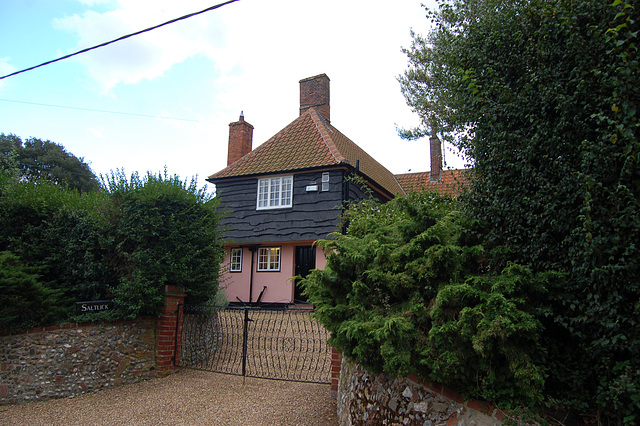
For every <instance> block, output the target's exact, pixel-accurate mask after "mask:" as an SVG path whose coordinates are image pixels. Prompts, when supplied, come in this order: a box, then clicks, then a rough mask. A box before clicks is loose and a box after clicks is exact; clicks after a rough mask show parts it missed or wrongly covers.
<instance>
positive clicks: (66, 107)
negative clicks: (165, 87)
mask: <svg viewBox="0 0 640 426" xmlns="http://www.w3.org/2000/svg"><path fill="white" fill-rule="evenodd" d="M0 102H13V103H16V104H27V105H37V106H44V107H50V108H65V109H75V110H78V111H91V112H104V113H107V114H120V115H133V116H136V117H147V118H162V119H164V120H179V121H191V122H193V123H211V121H203V120H194V119H191V118H176V117H164V116H162V115H150V114H137V113H135V112H121V111H109V110H105V109H95V108H82V107H73V106H66V105H54V104H43V103H38V102H27V101H16V100H13V99H0Z"/></svg>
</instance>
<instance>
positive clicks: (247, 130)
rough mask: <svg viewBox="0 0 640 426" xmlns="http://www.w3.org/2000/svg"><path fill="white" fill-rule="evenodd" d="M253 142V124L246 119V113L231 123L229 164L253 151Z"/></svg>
mask: <svg viewBox="0 0 640 426" xmlns="http://www.w3.org/2000/svg"><path fill="white" fill-rule="evenodd" d="M252 144H253V126H252V125H251V124H249V123H247V122H246V121H244V113H242V112H241V113H240V118H239V119H238V121H236V122H235V123H229V152H228V154H227V166H229V165H231V164H233V163H235V162H236V161H238V160H239V159H240V158H242V157H244V156H245V155H247V154H248V153H250V152H251V149H252Z"/></svg>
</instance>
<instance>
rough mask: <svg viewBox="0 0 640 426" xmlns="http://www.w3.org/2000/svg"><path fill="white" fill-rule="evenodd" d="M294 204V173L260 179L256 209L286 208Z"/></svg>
mask: <svg viewBox="0 0 640 426" xmlns="http://www.w3.org/2000/svg"><path fill="white" fill-rule="evenodd" d="M292 206H293V176H292V175H291V176H276V177H268V178H262V179H258V191H257V196H256V210H268V209H284V208H289V207H292Z"/></svg>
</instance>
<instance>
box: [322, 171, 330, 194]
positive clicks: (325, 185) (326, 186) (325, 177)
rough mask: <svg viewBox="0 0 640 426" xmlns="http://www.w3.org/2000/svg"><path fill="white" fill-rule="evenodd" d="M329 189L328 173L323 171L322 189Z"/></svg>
mask: <svg viewBox="0 0 640 426" xmlns="http://www.w3.org/2000/svg"><path fill="white" fill-rule="evenodd" d="M328 190H329V173H328V172H325V173H323V174H322V191H328Z"/></svg>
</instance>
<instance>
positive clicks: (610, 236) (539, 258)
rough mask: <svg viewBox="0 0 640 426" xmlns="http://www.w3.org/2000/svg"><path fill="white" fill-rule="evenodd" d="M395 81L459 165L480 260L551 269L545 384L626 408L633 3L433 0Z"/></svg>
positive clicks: (633, 316)
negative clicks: (468, 167) (556, 278)
mask: <svg viewBox="0 0 640 426" xmlns="http://www.w3.org/2000/svg"><path fill="white" fill-rule="evenodd" d="M429 17H430V18H431V20H432V22H433V27H432V30H431V31H430V33H429V34H428V35H427V36H426V37H422V36H419V35H416V34H414V37H413V38H414V41H413V44H412V46H411V47H410V48H409V49H407V50H406V53H407V54H408V56H409V60H410V67H409V69H408V70H407V71H406V73H405V74H404V76H402V77H401V78H400V82H401V85H402V90H403V93H404V94H405V97H406V98H407V102H408V103H409V105H411V107H412V108H413V109H414V110H415V111H416V112H417V113H418V115H419V116H420V117H421V120H422V121H421V122H422V124H421V126H419V127H418V128H416V129H411V130H409V131H406V132H405V136H407V137H419V136H422V135H424V134H428V133H430V132H432V131H438V132H441V134H443V135H444V137H445V138H447V139H448V140H450V141H451V142H453V143H455V144H456V145H457V146H458V147H460V148H461V150H462V151H463V152H464V153H465V154H466V155H467V156H468V157H469V158H470V159H471V160H473V165H474V175H475V176H474V180H473V188H472V191H470V193H469V194H468V195H467V196H466V197H465V198H464V201H465V205H466V206H467V207H466V208H468V210H469V214H470V215H471V216H472V217H474V218H477V219H479V220H481V221H483V222H484V223H486V224H487V225H488V235H487V237H486V240H485V243H486V244H487V247H488V248H490V249H491V252H492V253H494V254H497V253H500V256H497V255H495V256H494V257H493V258H492V259H490V260H491V262H492V266H493V267H502V266H504V265H505V264H506V262H508V261H515V262H517V263H519V264H522V265H525V266H527V267H528V268H530V269H531V271H533V272H534V273H537V272H544V271H560V272H562V273H565V274H567V277H568V279H567V280H566V282H565V283H564V285H563V286H562V287H560V288H558V289H556V291H553V292H551V293H550V294H549V296H548V297H549V300H550V301H551V304H552V309H553V310H552V314H551V315H549V316H547V317H545V318H542V319H541V320H542V324H543V325H544V327H545V332H544V333H542V335H541V340H540V342H541V343H542V344H543V345H544V346H545V347H546V348H547V351H548V354H549V355H548V360H547V365H546V367H547V369H548V378H547V380H546V388H545V393H546V394H547V395H548V396H549V397H550V398H554V399H555V400H557V399H559V400H561V401H562V402H564V403H567V404H569V405H572V406H574V407H577V408H578V409H584V408H585V407H586V406H589V405H590V406H593V405H596V406H599V407H601V408H603V409H604V410H605V412H607V413H608V415H611V416H617V415H621V417H622V418H623V419H624V420H625V421H628V422H633V421H637V420H638V419H640V416H638V414H637V413H638V412H640V387H639V386H638V385H637V384H638V383H640V358H638V357H637V354H638V353H640V324H639V322H638V321H639V318H640V283H639V280H638V277H640V254H639V252H638V241H640V142H639V141H638V131H639V120H638V114H637V111H638V100H639V99H640V86H639V85H638V84H637V82H638V81H639V77H640V76H639V73H638V58H639V56H640V55H638V46H637V43H638V30H639V29H640V24H639V22H638V19H637V18H638V5H637V4H636V3H635V2H633V1H625V0H614V1H607V2H605V1H590V0H577V1H576V0H571V1H570V0H559V1H556V2H547V1H543V0H525V1H518V2H508V1H502V0H468V1H460V0H453V1H444V2H440V8H439V10H437V11H433V12H430V13H429Z"/></svg>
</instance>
